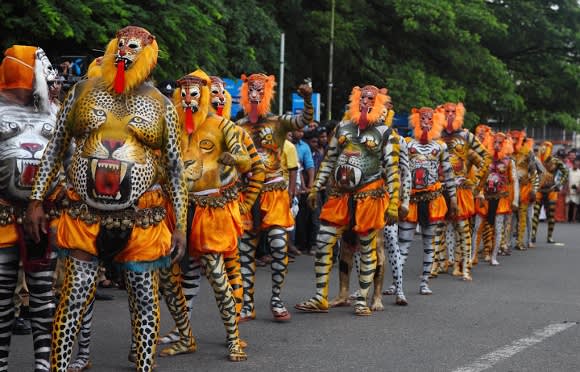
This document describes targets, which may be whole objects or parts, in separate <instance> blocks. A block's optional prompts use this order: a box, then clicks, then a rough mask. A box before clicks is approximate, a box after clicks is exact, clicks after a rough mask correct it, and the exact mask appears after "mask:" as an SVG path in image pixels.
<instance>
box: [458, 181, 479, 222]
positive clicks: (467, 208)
mask: <svg viewBox="0 0 580 372" xmlns="http://www.w3.org/2000/svg"><path fill="white" fill-rule="evenodd" d="M474 214H475V203H474V201H473V192H472V191H471V190H469V189H464V188H458V189H457V216H456V217H455V219H456V220H466V219H468V218H471V217H472V216H473V215H474Z"/></svg>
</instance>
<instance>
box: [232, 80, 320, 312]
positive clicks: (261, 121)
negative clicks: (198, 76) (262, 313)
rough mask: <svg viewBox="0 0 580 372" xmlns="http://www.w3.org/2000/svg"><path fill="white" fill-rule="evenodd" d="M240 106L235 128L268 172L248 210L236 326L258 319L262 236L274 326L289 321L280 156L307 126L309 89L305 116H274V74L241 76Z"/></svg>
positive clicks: (288, 222) (304, 88) (287, 218)
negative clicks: (256, 304) (257, 283)
mask: <svg viewBox="0 0 580 372" xmlns="http://www.w3.org/2000/svg"><path fill="white" fill-rule="evenodd" d="M242 80H243V81H244V82H243V84H242V89H241V103H242V107H243V109H244V112H245V113H246V115H247V116H246V117H244V118H242V119H240V120H239V121H238V122H237V124H238V125H239V126H241V127H242V128H243V129H244V130H246V132H248V133H249V134H250V137H251V138H252V140H253V142H254V145H255V146H256V148H257V150H258V152H259V153H260V156H261V158H262V162H263V163H264V166H265V168H266V178H265V181H264V186H263V188H262V190H261V192H260V196H259V198H258V200H257V202H256V203H255V204H254V207H253V208H252V220H253V221H252V225H253V228H252V229H251V230H246V231H245V232H244V235H243V236H242V240H241V243H240V247H239V250H240V262H241V266H242V279H243V285H244V306H243V307H242V313H241V316H240V321H248V320H252V319H255V318H256V311H255V307H254V281H255V276H256V248H257V245H258V239H259V236H260V234H261V233H265V236H266V239H267V244H268V246H269V247H270V251H271V254H272V263H271V266H270V267H271V269H272V296H271V297H270V310H271V312H272V316H273V317H274V320H275V321H288V320H290V318H291V316H290V312H288V310H287V309H286V306H285V305H284V302H283V301H282V299H281V297H280V296H281V292H282V286H283V285H284V281H285V278H286V273H287V271H288V234H287V231H286V229H288V228H290V227H292V226H293V225H294V220H293V217H292V214H291V212H290V199H289V197H288V192H287V188H288V185H287V184H286V181H285V180H284V178H283V176H282V168H281V166H280V156H281V153H282V148H283V145H284V140H285V139H286V136H287V134H288V132H290V131H293V130H296V129H299V128H303V127H304V126H306V125H310V123H311V122H312V115H313V112H314V109H313V107H312V97H311V96H312V87H311V86H310V85H309V84H302V85H300V87H299V88H298V93H299V94H300V95H301V96H302V97H303V98H304V111H302V113H301V114H299V115H281V116H277V115H273V114H271V113H270V103H271V100H272V98H273V96H274V86H275V78H274V76H273V75H270V76H267V75H264V74H252V75H250V76H245V75H243V76H242Z"/></svg>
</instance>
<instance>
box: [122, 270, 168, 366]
mask: <svg viewBox="0 0 580 372" xmlns="http://www.w3.org/2000/svg"><path fill="white" fill-rule="evenodd" d="M125 283H126V286H127V292H128V294H129V297H130V298H131V301H132V302H133V311H132V314H131V316H132V320H133V321H132V322H131V323H132V328H133V338H134V339H135V345H136V348H137V355H136V356H137V358H136V360H135V364H136V366H137V370H138V371H139V372H150V371H152V370H153V366H154V365H155V354H156V350H157V341H158V340H157V338H158V335H159V319H160V311H159V295H158V293H159V275H158V272H157V271H146V272H136V271H130V270H126V271H125Z"/></svg>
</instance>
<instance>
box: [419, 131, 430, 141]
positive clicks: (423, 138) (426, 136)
mask: <svg viewBox="0 0 580 372" xmlns="http://www.w3.org/2000/svg"><path fill="white" fill-rule="evenodd" d="M420 141H421V144H423V145H425V144H427V143H428V142H429V129H427V128H424V129H423V133H421V140H420Z"/></svg>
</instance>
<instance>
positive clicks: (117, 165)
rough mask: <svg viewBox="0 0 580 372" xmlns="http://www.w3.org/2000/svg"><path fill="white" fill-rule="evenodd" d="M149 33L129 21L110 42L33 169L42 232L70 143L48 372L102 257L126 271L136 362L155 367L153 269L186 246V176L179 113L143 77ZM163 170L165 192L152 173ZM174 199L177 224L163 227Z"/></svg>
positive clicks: (62, 361) (32, 222) (150, 59)
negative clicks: (96, 73) (61, 279)
mask: <svg viewBox="0 0 580 372" xmlns="http://www.w3.org/2000/svg"><path fill="white" fill-rule="evenodd" d="M157 53H158V47H157V42H156V41H155V37H154V36H153V35H151V34H150V33H149V32H148V31H147V30H145V29H143V28H140V27H135V26H128V27H125V28H123V29H121V30H119V31H118V32H117V35H116V37H115V38H114V39H113V40H111V42H110V43H109V44H108V46H107V49H106V52H105V55H104V57H103V61H102V64H101V70H102V77H100V78H95V79H88V80H85V81H82V82H79V83H77V84H76V85H75V86H74V87H73V88H72V89H71V91H70V92H69V94H68V96H67V98H66V99H65V101H64V103H63V108H62V110H61V111H60V112H59V116H58V118H57V123H56V128H55V134H54V136H53V138H52V140H51V142H50V143H49V145H48V147H47V150H46V151H45V153H44V155H43V158H42V161H41V164H40V167H39V170H38V172H37V175H36V179H35V184H34V188H33V191H32V194H31V197H30V199H31V203H30V205H29V208H28V212H27V217H28V221H29V223H28V225H27V227H28V229H29V231H31V233H32V235H33V236H34V237H35V238H36V239H37V240H38V239H39V238H40V233H41V231H42V230H44V227H43V226H44V223H45V222H44V210H43V208H42V200H43V199H45V196H46V194H47V190H48V188H49V186H50V184H51V183H52V181H53V180H54V178H55V175H56V173H57V171H58V169H60V165H61V162H62V159H63V158H64V153H65V151H66V150H67V149H68V148H69V144H70V143H71V141H73V140H74V141H75V142H76V144H77V146H76V148H75V150H74V153H73V155H72V160H71V165H70V169H71V171H70V172H68V174H67V181H68V183H69V184H70V187H69V188H68V189H67V190H66V197H65V200H64V201H63V202H65V203H66V204H67V208H66V211H65V212H63V214H62V215H61V217H60V218H59V219H58V224H57V226H56V231H57V233H56V240H57V244H58V246H59V247H61V248H63V251H64V254H65V256H66V258H65V260H66V262H65V266H66V269H65V271H66V272H65V283H64V285H63V289H62V294H61V301H60V303H59V306H58V308H57V311H56V316H55V319H54V323H55V326H54V327H53V335H52V349H51V370H53V371H66V369H67V366H68V363H69V360H70V356H71V353H72V344H73V343H72V342H68V341H65V340H71V339H74V337H75V335H76V333H77V331H78V327H79V324H80V317H81V316H82V314H83V312H84V309H85V308H86V306H87V305H88V304H89V303H90V297H91V294H92V293H93V292H94V290H95V288H96V277H97V270H98V260H99V259H101V260H111V259H112V260H114V261H115V262H117V263H119V264H121V266H122V268H124V269H125V282H126V285H127V290H128V293H129V300H130V302H131V307H132V309H134V311H132V314H131V324H132V331H133V337H134V338H135V341H136V344H137V360H136V362H137V369H138V370H139V371H151V370H152V368H153V365H154V359H155V352H156V345H157V337H158V334H159V316H160V311H159V300H158V295H157V293H158V275H157V269H158V268H160V267H166V266H167V265H169V263H170V252H171V251H172V250H173V252H174V253H175V258H176V259H179V257H180V256H181V255H182V254H183V251H184V246H185V224H186V212H187V211H186V207H187V205H186V201H187V194H186V188H185V184H184V182H183V179H182V174H183V163H182V161H181V156H180V153H181V151H180V145H179V128H178V122H177V113H176V111H175V108H174V107H173V105H172V104H171V102H170V101H169V100H168V99H167V98H166V97H164V96H163V95H162V94H161V92H159V91H158V90H157V89H156V88H154V87H153V86H152V85H151V84H149V83H147V82H146V80H147V78H148V77H149V76H150V74H151V72H152V70H153V68H154V67H155V65H156V62H157ZM160 168H164V169H165V172H166V174H167V183H168V184H167V190H168V194H169V195H167V193H166V192H164V191H163V189H162V188H161V185H160V184H159V183H158V180H159V179H160V178H161V175H160V173H159V169H160ZM169 203H171V204H172V208H173V210H174V211H175V216H176V224H175V229H174V231H173V233H172V232H171V231H170V229H169V226H168V225H167V222H166V219H165V216H166V206H167V205H168V204H169Z"/></svg>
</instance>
